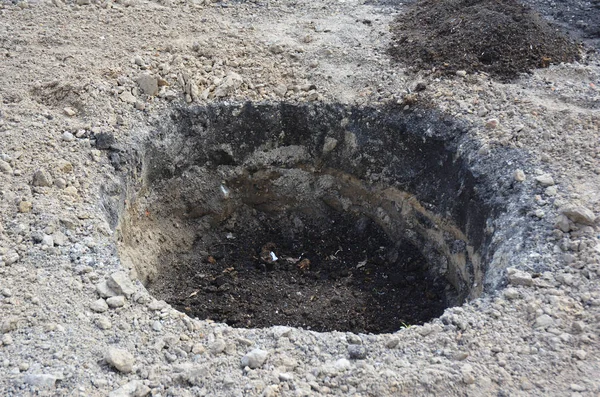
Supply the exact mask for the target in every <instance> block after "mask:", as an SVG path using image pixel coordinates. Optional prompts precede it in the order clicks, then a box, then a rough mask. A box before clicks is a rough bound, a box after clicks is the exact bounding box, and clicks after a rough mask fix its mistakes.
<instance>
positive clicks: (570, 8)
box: [523, 0, 600, 49]
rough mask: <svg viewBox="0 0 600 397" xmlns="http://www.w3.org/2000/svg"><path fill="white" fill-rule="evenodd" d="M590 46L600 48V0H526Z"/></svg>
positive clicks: (525, 0) (526, 2) (525, 1)
mask: <svg viewBox="0 0 600 397" xmlns="http://www.w3.org/2000/svg"><path fill="white" fill-rule="evenodd" d="M523 2H524V3H525V4H527V5H529V6H531V7H532V8H535V9H536V10H537V11H538V12H539V13H540V14H542V15H543V16H544V17H546V18H548V19H549V20H551V21H552V22H554V23H556V24H558V25H560V26H561V27H563V28H564V29H565V30H567V31H569V32H570V33H571V34H572V35H573V36H574V37H577V39H580V40H582V41H583V42H584V43H585V44H586V45H588V46H589V47H590V48H595V49H600V0H568V1H566V0H559V1H549V0H524V1H523Z"/></svg>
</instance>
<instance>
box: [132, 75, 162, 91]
mask: <svg viewBox="0 0 600 397" xmlns="http://www.w3.org/2000/svg"><path fill="white" fill-rule="evenodd" d="M136 82H137V84H138V86H139V87H140V90H142V92H143V93H144V94H145V95H148V96H156V95H157V94H158V79H157V78H156V77H153V76H150V75H149V74H142V75H140V76H139V77H138V78H137V80H136Z"/></svg>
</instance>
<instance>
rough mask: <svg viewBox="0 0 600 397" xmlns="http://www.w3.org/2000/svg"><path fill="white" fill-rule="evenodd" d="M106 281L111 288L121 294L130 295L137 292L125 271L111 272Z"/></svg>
mask: <svg viewBox="0 0 600 397" xmlns="http://www.w3.org/2000/svg"><path fill="white" fill-rule="evenodd" d="M106 282H107V285H108V287H109V288H110V289H112V290H113V291H115V292H116V293H118V294H120V295H125V296H127V297H129V296H131V295H133V293H134V292H135V286H134V285H133V283H132V282H131V279H130V278H129V276H128V275H127V273H125V272H115V273H113V274H111V275H110V277H109V278H108V279H107V280H106Z"/></svg>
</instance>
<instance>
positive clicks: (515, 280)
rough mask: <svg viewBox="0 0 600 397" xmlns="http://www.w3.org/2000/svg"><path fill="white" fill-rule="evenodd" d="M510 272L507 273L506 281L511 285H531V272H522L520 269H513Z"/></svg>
mask: <svg viewBox="0 0 600 397" xmlns="http://www.w3.org/2000/svg"><path fill="white" fill-rule="evenodd" d="M513 270H514V271H513V272H512V273H509V275H508V282H509V283H511V284H512V285H525V286H531V285H533V278H531V274H529V273H526V272H523V271H521V270H516V269H513Z"/></svg>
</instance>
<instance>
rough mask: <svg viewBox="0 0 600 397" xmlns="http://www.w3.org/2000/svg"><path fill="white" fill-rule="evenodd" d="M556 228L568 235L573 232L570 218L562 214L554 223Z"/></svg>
mask: <svg viewBox="0 0 600 397" xmlns="http://www.w3.org/2000/svg"><path fill="white" fill-rule="evenodd" d="M554 227H555V228H556V229H559V230H560V231H562V232H563V233H568V232H569V230H571V224H570V223H569V218H567V217H566V216H565V215H563V214H560V215H559V216H557V217H556V222H555V223H554Z"/></svg>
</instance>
